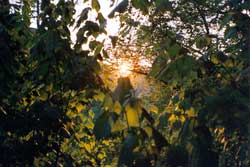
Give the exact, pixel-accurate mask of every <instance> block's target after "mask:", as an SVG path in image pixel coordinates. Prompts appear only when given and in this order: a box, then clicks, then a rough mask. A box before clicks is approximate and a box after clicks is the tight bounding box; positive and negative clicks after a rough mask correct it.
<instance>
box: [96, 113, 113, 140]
mask: <svg viewBox="0 0 250 167" xmlns="http://www.w3.org/2000/svg"><path fill="white" fill-rule="evenodd" d="M93 133H94V135H95V137H96V139H97V140H99V139H102V138H107V137H109V136H110V134H111V125H110V122H109V112H103V113H102V115H100V116H99V117H98V118H97V120H96V122H95V126H94V129H93Z"/></svg>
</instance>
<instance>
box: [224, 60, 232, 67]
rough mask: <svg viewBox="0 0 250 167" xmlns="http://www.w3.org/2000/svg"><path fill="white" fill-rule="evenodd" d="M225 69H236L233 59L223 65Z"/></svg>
mask: <svg viewBox="0 0 250 167" xmlns="http://www.w3.org/2000/svg"><path fill="white" fill-rule="evenodd" d="M223 66H224V67H234V62H233V60H232V59H227V60H226V61H225V62H224V63H223Z"/></svg>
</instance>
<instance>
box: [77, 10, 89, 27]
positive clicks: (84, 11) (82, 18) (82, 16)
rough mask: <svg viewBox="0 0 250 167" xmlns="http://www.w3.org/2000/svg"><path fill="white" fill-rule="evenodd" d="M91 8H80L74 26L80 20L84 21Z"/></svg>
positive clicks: (79, 23) (79, 22)
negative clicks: (80, 11)
mask: <svg viewBox="0 0 250 167" xmlns="http://www.w3.org/2000/svg"><path fill="white" fill-rule="evenodd" d="M90 9H91V8H85V9H83V10H82V13H81V14H80V15H79V16H80V17H79V19H78V20H77V23H76V28H78V27H79V26H80V25H81V23H82V22H84V21H85V20H86V19H87V18H88V13H89V10H90Z"/></svg>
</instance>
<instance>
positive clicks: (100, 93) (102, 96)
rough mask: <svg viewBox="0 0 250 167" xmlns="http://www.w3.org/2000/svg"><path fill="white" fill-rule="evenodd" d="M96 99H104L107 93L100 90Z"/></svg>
mask: <svg viewBox="0 0 250 167" xmlns="http://www.w3.org/2000/svg"><path fill="white" fill-rule="evenodd" d="M93 98H94V99H95V100H96V101H103V100H104V98H105V94H104V93H103V92H100V91H98V92H97V94H96V95H94V97H93Z"/></svg>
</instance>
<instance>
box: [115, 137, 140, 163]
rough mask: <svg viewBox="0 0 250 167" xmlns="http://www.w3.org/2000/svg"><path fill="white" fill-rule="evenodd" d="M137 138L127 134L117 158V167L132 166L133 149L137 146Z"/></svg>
mask: <svg viewBox="0 0 250 167" xmlns="http://www.w3.org/2000/svg"><path fill="white" fill-rule="evenodd" d="M138 144H139V143H138V137H137V136H136V135H134V134H132V133H129V134H128V136H127V137H126V138H125V140H124V142H123V145H122V149H121V152H120V156H119V161H118V166H122V165H127V166H132V165H133V160H134V153H133V150H134V148H135V147H136V146H137V145H138Z"/></svg>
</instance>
